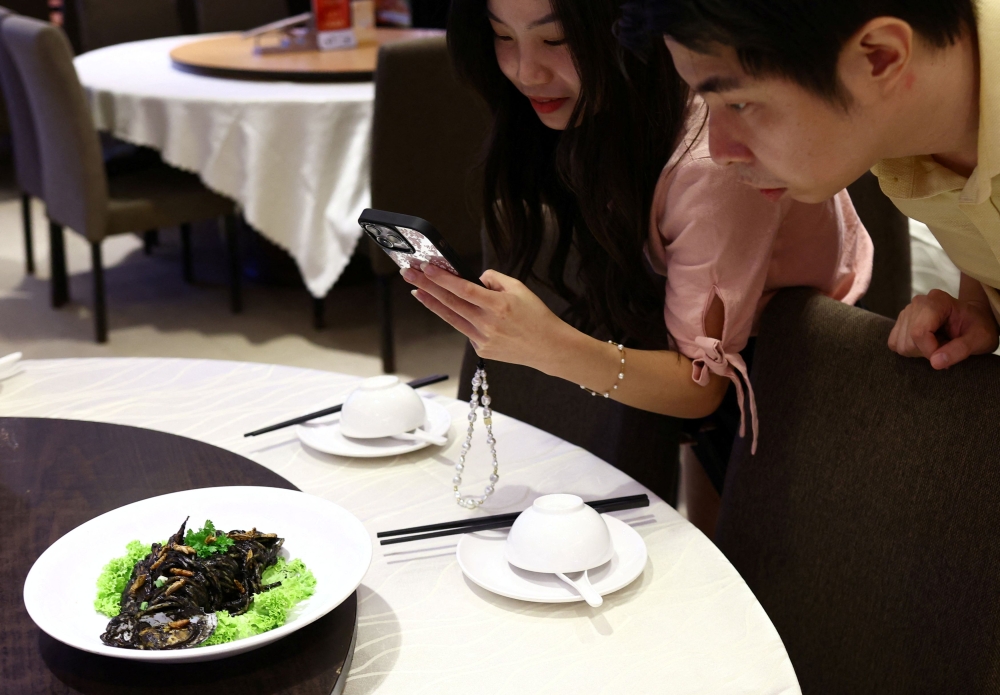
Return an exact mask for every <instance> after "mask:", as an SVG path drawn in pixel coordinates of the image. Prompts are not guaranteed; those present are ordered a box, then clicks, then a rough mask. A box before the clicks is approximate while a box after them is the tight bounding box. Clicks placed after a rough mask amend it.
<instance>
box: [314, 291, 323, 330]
mask: <svg viewBox="0 0 1000 695" xmlns="http://www.w3.org/2000/svg"><path fill="white" fill-rule="evenodd" d="M312 302H313V328H315V329H316V330H317V331H321V330H323V329H324V328H326V297H313V298H312Z"/></svg>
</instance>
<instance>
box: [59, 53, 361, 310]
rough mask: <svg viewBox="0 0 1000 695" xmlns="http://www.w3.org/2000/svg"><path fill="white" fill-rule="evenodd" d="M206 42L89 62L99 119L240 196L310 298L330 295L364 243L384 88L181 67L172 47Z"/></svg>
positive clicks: (85, 69) (99, 56) (88, 85)
mask: <svg viewBox="0 0 1000 695" xmlns="http://www.w3.org/2000/svg"><path fill="white" fill-rule="evenodd" d="M205 38H206V37H204V36H197V37H195V36H173V37H168V38H161V39H151V40H147V41H136V42H132V43H123V44H118V45H115V46H108V47H106V48H101V49H98V50H95V51H90V52H88V53H84V54H83V55H80V56H78V57H77V58H76V59H75V65H76V71H77V74H78V75H79V77H80V82H81V83H82V84H83V87H84V89H85V90H86V92H87V95H88V97H89V100H90V105H91V112H92V115H93V119H94V124H95V125H96V127H97V128H98V130H101V131H105V132H107V133H110V134H111V135H113V136H115V137H117V138H119V139H121V140H124V141H126V142H129V143H132V144H135V145H142V146H145V147H150V148H152V149H154V150H157V151H158V152H159V153H160V155H161V156H162V158H163V160H164V161H165V162H167V163H168V164H170V165H172V166H175V167H177V168H179V169H183V170H185V171H190V172H193V173H195V174H197V175H198V176H199V177H200V178H201V180H202V182H204V184H205V185H206V186H208V188H210V189H212V190H214V191H216V192H218V193H221V194H222V195H224V196H226V197H228V198H231V199H232V200H235V201H236V202H237V203H238V204H239V207H240V210H241V212H242V214H243V216H244V218H245V219H246V220H247V222H249V223H250V225H251V226H253V228H254V229H256V230H257V231H258V232H260V233H261V234H262V235H263V236H264V237H266V238H267V239H269V240H270V241H272V242H274V243H275V244H277V245H278V246H280V247H281V248H283V249H285V250H286V251H287V252H288V253H289V254H290V255H291V256H292V258H293V259H294V260H295V262H296V264H297V265H298V267H299V270H300V271H301V273H302V277H303V279H304V280H305V284H306V287H307V288H308V289H309V292H310V293H311V294H312V295H313V296H314V297H316V298H322V297H325V296H326V295H327V293H328V292H329V291H330V288H331V287H333V285H334V283H335V282H336V281H337V278H339V277H340V274H341V272H342V271H343V270H344V268H345V267H346V266H347V263H348V261H349V260H350V258H351V254H352V253H353V252H354V249H355V247H356V245H357V243H358V240H359V239H360V238H361V233H362V232H361V229H360V227H358V223H357V220H358V216H359V215H360V214H361V211H362V210H364V209H365V208H366V207H368V206H369V204H370V200H371V192H370V184H369V160H370V157H369V150H370V147H371V126H372V110H373V106H374V98H375V87H374V84H373V83H372V82H371V81H367V82H346V83H300V82H285V81H274V80H248V79H231V78H220V77H215V76H206V75H199V74H192V73H191V72H189V71H184V70H181V69H178V68H177V67H176V66H175V65H174V64H173V62H172V60H171V57H170V54H171V51H173V50H174V49H176V48H178V47H180V46H183V45H185V44H190V43H192V42H193V41H199V40H201V41H204V40H205ZM209 39H211V35H210V36H209ZM247 50H248V51H249V50H250V49H249V48H248V49H247Z"/></svg>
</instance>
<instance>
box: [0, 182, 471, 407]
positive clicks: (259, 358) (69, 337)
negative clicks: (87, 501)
mask: <svg viewBox="0 0 1000 695" xmlns="http://www.w3.org/2000/svg"><path fill="white" fill-rule="evenodd" d="M2 178H6V177H2ZM34 223H35V233H34V235H33V238H34V242H35V260H36V264H37V273H36V275H35V276H29V275H26V274H25V267H24V242H23V235H22V231H21V221H20V203H19V202H18V199H17V198H16V196H15V194H14V191H13V189H12V187H10V186H5V185H3V182H2V180H0V355H5V354H7V353H9V352H14V351H18V350H19V351H21V352H23V353H24V355H25V358H36V359H40V358H53V357H126V356H127V357H147V356H149V357H152V356H156V357H190V358H207V359H220V360H240V361H248V362H266V363H273V364H282V365H290V366H295V367H308V368H314V369H323V370H329V371H335V372H344V373H350V374H357V375H362V376H372V375H375V374H380V373H381V360H380V358H379V324H378V310H377V305H376V300H375V294H374V291H375V286H374V282H373V281H364V280H362V281H359V282H355V283H349V284H347V286H345V287H337V288H334V290H333V292H331V294H330V296H329V297H328V299H327V306H326V317H327V324H328V327H327V328H326V329H325V330H322V331H317V330H315V329H314V328H313V325H312V306H311V303H310V299H309V296H308V295H307V293H306V291H305V289H304V288H303V287H301V286H299V287H292V286H276V285H271V284H261V283H256V282H253V281H251V280H247V281H245V283H244V311H243V313H242V314H239V315H234V314H232V313H230V311H229V298H228V297H229V295H228V286H227V284H226V277H227V276H226V266H225V248H224V245H223V242H222V239H221V238H220V235H219V233H218V231H217V230H216V229H215V227H214V225H205V226H202V227H200V228H196V230H195V234H194V235H193V241H194V243H193V246H194V259H195V260H194V273H195V283H194V284H192V285H188V284H185V283H184V281H183V279H182V277H181V260H180V243H179V235H178V233H177V230H164V231H163V232H161V234H160V243H159V246H157V247H156V248H155V250H154V252H153V254H152V256H147V255H145V254H144V252H143V248H142V241H141V239H140V238H138V237H136V236H133V235H123V236H120V237H115V238H111V239H108V240H106V241H105V242H104V247H103V248H104V258H105V267H106V269H107V270H106V273H105V281H106V285H107V297H108V312H109V313H108V315H109V323H110V335H109V341H108V343H107V344H105V345H98V344H96V343H95V342H94V340H93V319H92V314H91V309H90V308H91V306H92V304H91V296H92V295H91V274H90V251H89V247H88V245H87V243H86V242H85V241H84V239H83V238H82V237H81V236H80V235H78V234H75V233H72V232H67V233H66V244H67V260H68V265H69V271H70V294H71V297H72V300H71V302H70V304H69V305H67V306H65V307H63V308H62V309H59V310H54V309H52V307H51V305H50V303H49V282H48V275H49V273H48V265H49V261H48V235H47V233H46V230H47V220H46V219H45V216H44V211H43V207H42V206H41V204H39V203H37V202H36V204H35V206H34ZM395 285H396V294H397V296H396V297H395V302H396V303H395V306H396V326H397V327H396V331H397V335H396V345H397V366H398V368H399V372H400V374H401V375H405V376H408V377H415V376H424V375H427V374H432V373H439V372H443V373H447V374H450V375H452V376H453V377H457V375H458V371H459V367H460V365H461V361H462V351H463V350H464V346H465V340H464V338H463V337H462V336H461V335H459V334H458V333H457V332H455V331H454V330H452V329H451V328H450V327H448V326H447V325H445V324H444V323H443V322H442V321H440V320H439V319H438V318H437V317H436V316H434V315H433V314H431V313H430V312H428V311H427V310H425V309H424V308H423V307H422V306H421V305H419V304H418V303H417V301H416V300H415V299H413V298H412V297H410V296H409V295H408V294H407V289H406V288H405V287H404V283H403V282H401V281H400V282H397V283H395ZM457 389H458V384H457V381H456V380H455V379H454V378H453V379H452V380H451V381H448V382H445V383H443V384H440V385H438V387H435V388H434V390H436V391H437V392H439V393H441V394H444V395H451V396H454V395H455V393H456V392H457Z"/></svg>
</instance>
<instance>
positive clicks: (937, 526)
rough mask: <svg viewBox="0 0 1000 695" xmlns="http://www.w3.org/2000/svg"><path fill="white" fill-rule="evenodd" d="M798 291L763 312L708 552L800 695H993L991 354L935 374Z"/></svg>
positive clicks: (868, 316) (998, 630)
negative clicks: (743, 432)
mask: <svg viewBox="0 0 1000 695" xmlns="http://www.w3.org/2000/svg"><path fill="white" fill-rule="evenodd" d="M892 325H893V323H892V321H889V320H886V319H884V318H882V317H879V316H876V315H875V314H872V313H869V312H866V311H863V310H861V309H857V308H854V307H849V306H845V305H843V304H841V303H839V302H835V301H833V300H830V299H827V298H824V297H820V296H818V295H815V294H813V293H811V292H809V291H806V290H799V289H796V290H790V291H785V292H782V293H779V294H778V295H777V296H776V297H775V298H774V299H772V300H771V302H770V304H769V305H768V308H767V310H766V311H765V313H764V315H763V318H762V324H761V328H760V335H759V337H758V339H757V347H756V351H755V354H754V364H753V371H752V375H751V381H752V382H753V384H754V390H755V393H756V397H757V407H758V409H759V412H760V440H759V442H758V448H757V455H756V456H750V455H749V452H748V451H746V449H745V447H743V446H741V445H740V443H739V442H737V448H736V449H735V450H734V453H733V457H732V459H731V460H730V465H729V471H728V474H727V477H726V484H725V490H724V491H723V497H722V510H721V514H720V519H719V525H718V531H717V534H716V543H717V545H718V546H719V548H720V549H721V550H722V551H723V552H724V553H725V554H726V556H727V557H728V558H729V560H730V561H731V562H732V563H733V565H734V566H735V567H736V569H737V570H739V572H740V574H741V575H742V577H743V578H744V579H745V580H746V582H747V584H748V585H749V586H750V588H751V589H752V590H753V592H754V595H755V596H756V597H757V598H758V600H759V601H760V603H761V605H762V606H763V607H764V610H765V611H767V614H768V616H769V617H770V618H771V621H772V622H773V623H774V625H775V627H776V628H777V630H778V633H779V634H780V635H781V638H782V640H783V641H784V644H785V648H786V649H787V651H788V655H789V657H790V658H791V661H792V665H793V666H794V667H795V671H796V673H797V674H798V677H799V681H800V683H801V685H802V691H803V692H804V693H851V694H852V695H865V694H867V693H872V694H874V693H879V694H880V695H896V694H899V695H902V694H904V693H962V694H963V695H975V694H979V693H997V692H1000V357H994V356H992V355H991V356H982V357H975V358H972V359H970V360H968V361H966V362H963V363H961V364H959V365H956V366H954V367H952V368H951V369H949V370H948V371H946V372H935V371H934V370H933V369H931V368H930V366H929V365H928V362H927V360H924V359H911V358H903V357H899V356H898V355H895V354H894V353H892V352H890V351H889V349H888V348H887V347H886V342H887V339H888V335H889V331H890V329H891V328H892Z"/></svg>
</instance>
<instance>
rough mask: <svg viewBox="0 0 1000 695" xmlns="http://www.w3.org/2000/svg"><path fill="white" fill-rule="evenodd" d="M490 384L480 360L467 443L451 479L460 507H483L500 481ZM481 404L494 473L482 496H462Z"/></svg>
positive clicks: (471, 406)
mask: <svg viewBox="0 0 1000 695" xmlns="http://www.w3.org/2000/svg"><path fill="white" fill-rule="evenodd" d="M480 387H482V389H483V395H482V396H481V397H480V395H479V388H480ZM489 388H490V384H489V382H488V381H486V364H485V363H484V362H483V361H482V360H479V365H478V366H477V367H476V375H475V376H474V377H472V398H470V399H469V429H468V430H467V431H466V435H465V441H464V442H463V443H462V453H461V454H459V456H458V463H456V464H455V477H454V478H452V479H451V484H452V489H453V490H454V492H455V501H456V502H458V505H459V506H460V507H465V508H466V509H475V508H476V507H481V506H482V505H483V503H484V502H485V501H486V500H487V498H488V497H489V496H490V495H492V494H493V491H494V489H495V487H496V484H497V481H499V480H500V470H499V465H498V464H497V448H496V443H497V440H496V439H495V438H494V437H493V410H492V409H491V408H490V403H491V402H492V401H491V400H490V395H489ZM480 404H482V406H483V424H484V425H486V444H487V445H488V446H489V448H490V456H491V457H492V458H493V472H492V473H491V474H490V482H489V484H488V485H487V486H486V488H485V489H484V490H483V494H482V495H478V496H476V495H462V492H461V491H460V490H459V489H458V486H459V485H461V484H462V473H463V472H464V471H465V457H466V456H467V455H468V454H469V449H471V448H472V433H473V431H475V424H476V410H477V409H478V408H479V406H480Z"/></svg>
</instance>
